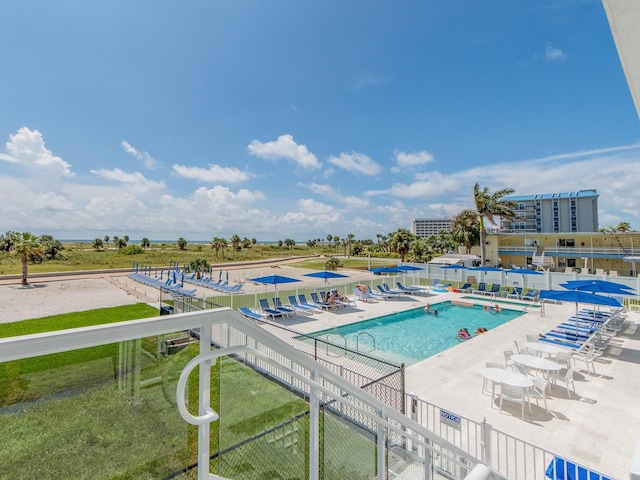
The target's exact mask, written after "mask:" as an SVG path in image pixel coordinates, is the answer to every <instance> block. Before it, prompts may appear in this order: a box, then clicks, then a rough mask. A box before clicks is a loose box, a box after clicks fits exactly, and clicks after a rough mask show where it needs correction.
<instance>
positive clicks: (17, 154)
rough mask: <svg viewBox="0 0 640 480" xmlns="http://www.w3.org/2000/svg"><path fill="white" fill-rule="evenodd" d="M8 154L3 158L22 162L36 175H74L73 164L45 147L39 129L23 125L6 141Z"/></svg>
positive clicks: (49, 176)
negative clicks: (31, 128)
mask: <svg viewBox="0 0 640 480" xmlns="http://www.w3.org/2000/svg"><path fill="white" fill-rule="evenodd" d="M6 149H7V155H3V158H2V159H3V160H5V161H10V162H14V163H21V164H22V165H24V166H26V167H27V168H29V169H30V170H31V171H32V172H34V171H35V172H36V175H38V176H43V177H48V178H49V179H52V176H55V177H72V176H74V175H75V174H74V173H73V172H72V171H71V164H69V163H67V162H65V161H64V160H63V159H62V158H60V157H58V156H56V155H54V154H53V153H52V152H51V150H49V149H48V148H46V147H45V144H44V139H43V137H42V134H41V133H40V132H39V131H38V130H30V129H29V128H27V127H22V128H20V129H19V130H18V132H17V133H15V134H13V135H10V136H9V141H8V142H7V143H6Z"/></svg>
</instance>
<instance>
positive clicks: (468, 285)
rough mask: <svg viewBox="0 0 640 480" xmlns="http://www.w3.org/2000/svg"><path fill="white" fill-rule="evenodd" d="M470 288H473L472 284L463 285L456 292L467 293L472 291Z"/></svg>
mask: <svg viewBox="0 0 640 480" xmlns="http://www.w3.org/2000/svg"><path fill="white" fill-rule="evenodd" d="M472 286H473V284H472V283H465V284H464V285H462V286H461V287H460V288H458V290H460V291H461V292H464V293H469V292H470V291H471V290H473V289H472V288H471V287H472Z"/></svg>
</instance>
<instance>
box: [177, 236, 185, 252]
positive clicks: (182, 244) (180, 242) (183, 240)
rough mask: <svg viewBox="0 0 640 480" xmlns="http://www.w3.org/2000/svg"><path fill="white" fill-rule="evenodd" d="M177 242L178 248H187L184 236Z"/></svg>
mask: <svg viewBox="0 0 640 480" xmlns="http://www.w3.org/2000/svg"><path fill="white" fill-rule="evenodd" d="M176 243H177V244H178V248H179V249H180V250H184V249H185V248H187V241H186V240H185V239H184V238H182V237H180V238H179V239H178V241H177V242H176Z"/></svg>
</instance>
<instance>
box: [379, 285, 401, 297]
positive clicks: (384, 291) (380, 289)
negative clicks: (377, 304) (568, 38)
mask: <svg viewBox="0 0 640 480" xmlns="http://www.w3.org/2000/svg"><path fill="white" fill-rule="evenodd" d="M376 288H377V289H378V292H380V293H378V295H382V296H383V297H384V298H393V297H397V296H398V295H399V294H400V293H391V292H387V291H386V290H385V289H384V287H383V286H382V285H376Z"/></svg>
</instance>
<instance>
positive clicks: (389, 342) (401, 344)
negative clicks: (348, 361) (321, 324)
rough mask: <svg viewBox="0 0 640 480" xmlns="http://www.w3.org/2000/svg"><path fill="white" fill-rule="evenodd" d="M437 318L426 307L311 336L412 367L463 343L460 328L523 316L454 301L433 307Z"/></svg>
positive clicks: (490, 325) (472, 329) (491, 325)
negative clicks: (436, 310) (427, 311)
mask: <svg viewBox="0 0 640 480" xmlns="http://www.w3.org/2000/svg"><path fill="white" fill-rule="evenodd" d="M433 308H437V309H438V315H433V314H428V313H425V311H424V310H423V308H422V307H421V308H417V309H413V310H408V311H406V312H401V313H394V314H391V315H385V316H384V317H378V318H374V319H371V320H365V321H362V322H357V323H352V324H349V325H343V326H341V327H337V328H332V329H330V330H322V331H319V332H315V333H312V334H311V336H312V337H316V338H320V339H323V340H328V341H329V342H332V343H335V344H338V345H344V344H345V342H346V344H347V347H349V348H351V349H353V350H356V349H357V350H360V351H361V352H365V353H370V354H372V355H375V356H377V357H380V358H383V359H385V360H389V361H391V362H395V363H404V364H405V365H412V364H414V363H417V362H419V361H421V360H424V359H425V358H429V357H431V356H433V355H436V354H438V353H440V352H442V351H444V350H447V349H448V348H451V347H453V346H455V345H458V344H459V343H460V342H462V341H464V340H460V339H458V338H457V337H456V335H457V333H458V330H459V329H460V328H467V329H468V330H469V332H471V334H473V332H475V330H476V328H478V327H485V328H487V329H489V330H491V329H492V328H495V327H497V326H500V325H502V324H504V323H506V322H508V321H510V320H513V319H514V318H517V317H519V316H521V315H522V312H520V311H518V310H510V309H507V308H505V309H503V310H502V311H501V312H494V311H485V310H484V309H483V307H482V306H481V305H474V306H460V305H453V304H451V302H442V303H438V304H437V305H434V307H433Z"/></svg>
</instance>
